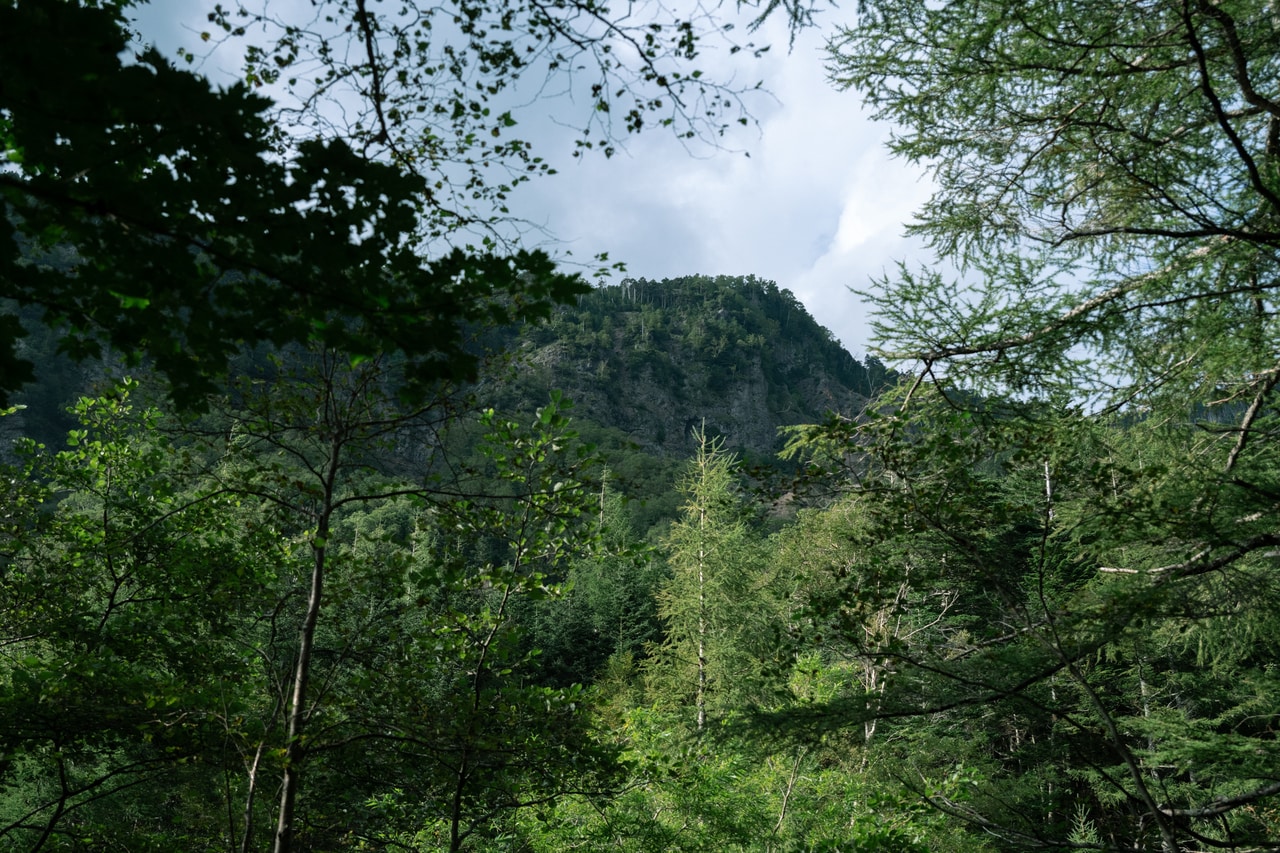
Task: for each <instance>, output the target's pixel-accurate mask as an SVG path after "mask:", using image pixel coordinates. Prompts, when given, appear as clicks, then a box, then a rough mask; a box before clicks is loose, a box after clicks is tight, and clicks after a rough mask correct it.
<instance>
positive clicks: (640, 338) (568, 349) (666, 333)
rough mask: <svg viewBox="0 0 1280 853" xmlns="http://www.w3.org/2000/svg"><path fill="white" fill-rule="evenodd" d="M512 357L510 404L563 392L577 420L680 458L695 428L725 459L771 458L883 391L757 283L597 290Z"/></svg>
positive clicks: (529, 337)
mask: <svg viewBox="0 0 1280 853" xmlns="http://www.w3.org/2000/svg"><path fill="white" fill-rule="evenodd" d="M514 349H515V353H516V361H515V368H514V375H513V379H512V387H513V388H514V389H515V391H516V393H517V394H518V396H519V397H521V398H524V399H527V400H536V399H539V398H541V399H545V396H546V393H547V392H548V391H549V390H550V389H552V388H560V389H562V390H564V391H565V393H566V394H567V395H568V396H569V397H571V398H572V399H573V400H574V402H575V403H576V404H577V413H578V416H579V417H585V418H588V419H590V420H592V421H594V422H596V423H598V424H601V425H603V426H609V427H614V428H616V429H618V430H621V431H622V432H624V433H626V434H627V435H628V436H629V437H630V439H631V440H632V441H634V442H635V443H636V444H638V445H639V446H640V447H641V448H643V449H645V450H648V451H651V452H660V453H670V454H677V455H680V456H684V455H686V454H687V453H688V452H689V451H690V450H691V449H692V442H691V439H690V433H691V430H692V429H693V428H694V427H698V426H701V425H702V424H703V423H705V425H706V429H707V431H708V432H709V433H710V434H713V435H720V436H723V437H724V439H725V441H726V443H727V445H728V446H729V447H730V448H733V449H737V450H740V451H747V452H751V453H756V454H772V453H773V452H774V451H775V450H777V449H778V448H779V446H780V441H779V438H778V427H779V426H783V425H787V424H797V423H812V422H814V421H817V420H820V419H821V418H822V417H823V415H824V414H825V413H826V412H827V411H831V410H834V411H838V412H842V413H845V414H849V413H853V412H857V411H858V410H860V409H861V408H862V406H863V405H864V403H865V402H866V400H867V398H868V397H869V396H870V395H872V394H873V393H874V392H875V391H876V390H877V389H878V387H879V386H880V385H881V384H882V383H883V382H884V381H885V380H886V377H885V375H884V373H885V372H884V370H883V368H882V367H880V366H879V365H878V364H876V363H874V361H873V363H872V364H871V365H864V364H861V363H859V362H858V361H857V360H856V359H854V358H853V356H851V355H850V354H849V353H848V352H846V351H845V350H844V349H843V348H842V347H840V345H839V344H838V343H837V342H836V341H835V339H834V338H833V337H832V335H831V334H830V332H828V331H827V330H826V329H824V328H822V327H821V326H819V325H818V324H817V322H816V321H814V319H813V317H811V316H810V315H809V313H808V312H807V311H806V310H805V309H804V307H803V306H802V305H801V304H800V303H799V301H798V300H796V298H795V297H794V296H793V295H792V294H791V293H790V292H789V291H786V290H782V289H779V288H778V287H777V285H775V284H773V283H772V282H764V281H760V280H758V279H754V278H728V277H718V278H709V277H696V278H684V279H675V280H668V281H661V282H648V281H627V282H624V283H623V284H621V285H616V286H612V287H607V288H600V289H597V290H596V291H594V292H592V293H590V294H587V295H586V296H584V297H582V298H581V299H580V300H579V302H578V304H577V305H576V306H569V307H567V308H565V309H564V310H562V311H560V312H559V313H558V314H557V315H556V316H555V318H553V320H552V321H551V322H550V323H549V324H546V325H544V326H540V327H537V328H533V329H529V330H526V331H525V332H524V333H523V334H522V335H521V337H520V340H519V341H518V342H517V343H516V344H515V347H514Z"/></svg>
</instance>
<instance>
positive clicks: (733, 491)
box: [651, 431, 770, 730]
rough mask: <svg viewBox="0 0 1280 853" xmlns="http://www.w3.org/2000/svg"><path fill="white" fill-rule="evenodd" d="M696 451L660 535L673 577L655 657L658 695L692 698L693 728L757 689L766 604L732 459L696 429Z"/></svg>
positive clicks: (661, 602)
mask: <svg viewBox="0 0 1280 853" xmlns="http://www.w3.org/2000/svg"><path fill="white" fill-rule="evenodd" d="M695 437H696V439H697V442H698V453H697V456H696V457H695V458H694V460H693V462H692V463H691V466H690V471H689V474H688V476H687V477H686V479H685V481H684V482H683V484H682V485H681V490H682V491H683V492H684V494H685V496H686V503H685V505H684V515H683V518H681V519H680V520H679V521H678V522H676V524H675V525H674V526H673V527H672V529H671V533H670V534H669V535H668V537H667V539H666V549H667V561H668V565H669V567H670V570H671V576H670V578H669V579H668V580H667V582H666V583H665V584H664V585H663V586H662V588H661V590H660V591H659V594H658V615H659V616H660V617H661V618H662V620H663V621H664V622H665V624H666V626H667V636H666V641H665V642H664V643H663V645H662V646H661V648H660V649H658V650H657V653H656V655H655V657H654V662H653V666H652V668H651V673H652V675H653V683H654V685H655V686H656V687H657V688H658V690H659V691H660V694H661V697H662V698H663V699H666V700H669V701H673V702H675V703H677V704H679V705H692V707H693V710H694V721H695V726H696V728H697V729H698V730H701V729H703V728H704V726H705V725H706V723H707V717H708V712H709V711H710V712H712V713H714V712H716V711H719V710H725V709H727V708H731V707H736V706H739V705H740V704H741V703H742V702H743V701H744V700H747V699H749V698H750V697H752V696H753V695H756V694H757V691H758V688H759V686H760V682H761V666H760V665H759V661H760V659H761V656H762V652H763V649H762V648H761V642H762V640H763V638H765V637H767V636H768V635H769V632H768V631H767V629H766V622H767V618H768V613H769V612H770V608H769V606H768V603H767V601H766V596H765V593H764V591H763V584H762V583H761V577H760V557H761V551H760V542H759V540H758V538H757V537H756V535H755V534H754V532H753V531H752V530H751V528H750V527H749V526H748V524H747V520H746V512H745V507H744V505H743V502H742V500H741V498H740V497H739V495H738V492H737V481H736V477H735V464H736V460H735V458H734V457H733V455H732V454H729V453H726V452H725V450H724V444H723V442H722V441H719V440H715V439H710V438H708V437H707V435H706V433H705V432H703V431H697V432H696V433H695Z"/></svg>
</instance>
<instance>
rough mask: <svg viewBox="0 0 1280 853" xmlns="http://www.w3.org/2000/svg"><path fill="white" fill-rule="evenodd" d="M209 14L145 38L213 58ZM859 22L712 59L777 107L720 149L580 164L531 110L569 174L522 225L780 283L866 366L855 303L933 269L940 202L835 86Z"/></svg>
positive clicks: (651, 270)
mask: <svg viewBox="0 0 1280 853" xmlns="http://www.w3.org/2000/svg"><path fill="white" fill-rule="evenodd" d="M273 2H278V0H273ZM286 2H287V0H286ZM203 6H204V4H200V3H192V2H188V0H181V2H178V0H154V2H152V3H151V4H149V5H147V6H143V7H140V11H139V19H138V25H139V28H140V29H141V30H142V32H143V35H144V38H147V39H148V40H151V41H154V42H155V43H157V44H158V45H159V46H160V47H161V49H162V50H166V52H171V51H172V50H173V49H174V48H176V47H177V46H178V45H183V46H187V47H192V48H193V49H197V50H198V49H199V48H200V43H199V40H198V35H199V32H200V30H201V29H207V28H208V25H207V24H206V23H205V22H204V21H203V13H204V11H206V10H205V9H204V8H203ZM849 14H851V13H849V12H842V11H841V10H840V9H838V8H828V9H825V10H823V12H822V14H821V15H820V17H819V19H818V20H819V25H818V27H817V28H816V29H815V30H809V31H805V32H802V33H801V34H800V35H799V36H798V37H797V38H796V40H795V43H794V45H793V46H792V47H791V49H790V50H789V51H788V50H787V42H788V35H787V30H786V27H785V22H784V21H783V20H782V18H781V16H775V18H774V19H772V20H770V21H769V22H767V23H766V25H765V27H763V28H762V31H761V32H759V33H757V34H756V35H755V36H754V37H753V39H754V40H755V41H757V42H768V43H771V44H772V45H773V49H772V50H771V51H770V52H769V53H768V54H766V55H765V58H764V59H762V60H752V59H749V58H745V57H744V54H745V53H746V52H745V51H744V52H743V54H739V55H738V56H737V57H734V58H733V59H732V60H731V59H729V58H728V57H727V56H726V55H723V54H717V53H715V52H711V53H708V54H707V55H706V56H705V57H704V67H706V69H707V73H708V74H717V73H718V74H721V75H725V76H728V75H733V76H734V77H735V78H736V79H739V80H743V79H747V78H751V79H752V80H753V81H754V80H756V79H759V80H762V81H763V83H764V86H765V88H766V89H767V90H769V92H770V93H771V96H769V97H765V96H761V97H758V98H755V99H754V100H752V101H751V102H750V103H749V106H750V108H751V112H752V115H753V116H754V118H755V120H756V123H755V124H754V125H752V126H748V127H745V128H740V129H738V131H739V132H737V133H736V134H735V135H733V136H730V137H729V138H728V139H726V140H725V142H724V144H723V147H721V148H719V149H716V148H714V147H712V146H709V145H706V144H695V145H692V146H690V145H687V144H682V142H681V141H680V140H677V139H676V138H674V136H673V135H672V134H670V133H664V132H663V131H662V130H650V131H646V132H644V133H641V134H639V135H635V136H632V137H630V138H628V139H626V140H624V144H623V146H622V147H621V148H620V149H619V151H618V153H617V154H615V155H614V156H613V157H612V158H608V159H606V158H605V157H603V156H602V155H600V154H599V153H593V154H590V155H588V156H585V157H582V158H574V157H572V156H571V152H572V150H573V140H574V139H575V138H577V137H576V134H575V133H574V132H572V131H570V130H569V129H567V128H565V127H563V126H562V125H561V124H558V123H557V122H556V121H553V120H552V119H551V115H552V113H553V112H554V111H556V110H559V109H562V108H563V105H562V104H561V105H559V106H555V105H552V104H548V105H547V107H546V111H545V113H544V114H543V116H542V118H543V120H539V109H540V104H538V103H533V104H530V105H529V106H528V107H526V109H525V113H524V114H525V115H526V116H532V117H533V120H532V122H531V123H530V125H529V126H528V127H526V128H525V129H524V132H525V133H526V134H529V135H531V136H532V137H533V141H534V144H535V146H536V150H537V151H538V153H541V154H542V155H543V156H545V157H547V159H548V160H550V161H551V162H552V163H553V165H555V166H556V168H557V169H558V174H556V175H554V176H552V177H549V178H541V179H535V180H533V181H531V182H529V183H527V184H525V185H524V186H522V187H520V188H519V189H518V190H517V193H516V195H515V196H514V198H513V204H512V210H513V213H515V214H516V215H517V216H521V217H524V218H526V219H528V220H529V221H530V222H532V223H534V224H536V225H537V226H538V227H539V229H540V230H541V232H542V233H545V234H547V235H549V236H550V238H551V242H547V243H546V244H544V245H543V246H542V247H543V248H546V249H548V250H549V251H551V252H552V253H553V254H563V253H564V252H565V251H569V252H571V253H572V255H573V256H574V258H576V259H579V260H582V261H584V262H585V261H588V260H589V259H590V258H591V257H592V256H594V255H595V254H598V253H601V252H608V254H609V256H610V260H611V261H622V262H623V263H625V264H626V267H627V272H626V274H627V275H630V276H632V277H637V278H639V277H643V278H648V279H662V278H671V277H676V276H681V275H691V274H705V275H755V276H757V277H759V278H763V279H768V280H772V281H775V282H777V283H778V285H779V286H780V287H784V288H787V289H789V290H791V291H792V292H793V293H795V295H796V296H797V297H798V298H799V299H800V300H801V302H803V303H804V305H805V306H806V307H807V308H808V309H809V311H810V313H812V314H813V316H814V317H815V318H816V319H817V320H818V322H819V323H820V324H822V325H823V326H826V327H827V328H828V329H830V330H831V331H832V332H833V333H835V335H836V337H837V338H838V339H839V340H840V341H841V342H842V343H843V344H844V345H845V347H846V348H847V349H849V350H850V351H851V352H852V353H853V354H854V355H856V356H858V357H860V358H861V357H862V356H864V355H865V354H866V353H867V351H868V348H869V345H870V343H871V341H870V334H871V332H870V318H869V316H868V315H869V308H868V306H867V305H865V304H864V303H863V302H862V300H861V299H860V298H859V297H857V296H856V295H855V294H853V293H852V292H851V290H850V288H858V289H863V290H866V289H869V288H872V287H873V279H874V278H877V277H879V276H881V275H883V274H884V273H885V272H892V270H893V268H894V266H895V264H896V262H898V261H907V262H908V263H911V264H913V265H915V264H919V263H922V262H925V261H926V260H927V254H926V253H925V252H924V250H923V249H922V247H921V246H920V245H918V244H917V243H915V242H914V241H910V240H908V239H906V238H904V237H903V225H904V223H905V222H907V221H908V220H910V218H911V215H912V213H913V212H914V211H915V210H917V209H918V208H919V207H920V206H921V205H922V204H923V203H924V201H925V200H926V198H927V195H928V192H929V182H928V178H927V176H926V175H925V174H924V172H923V170H922V169H920V168H918V167H913V166H911V165H910V164H907V163H904V162H902V161H900V160H895V159H892V158H891V157H890V156H889V155H888V153H887V151H886V150H885V147H884V142H885V141H886V139H887V138H888V135H889V131H890V128H889V127H888V126H886V125H884V124H881V123H876V122H872V121H871V120H870V118H869V116H868V114H867V112H866V110H865V109H864V108H863V107H862V105H861V104H860V102H859V99H858V96H857V94H856V93H854V92H842V91H838V90H837V89H836V87H834V86H833V85H832V84H831V83H830V82H829V81H828V78H827V70H826V68H825V55H824V53H823V51H822V48H823V40H824V34H827V33H830V32H831V31H832V28H833V27H834V26H836V25H837V24H839V23H842V22H844V23H851V22H852V21H851V19H849V18H848V17H847V16H848V15H849ZM842 15H844V16H846V17H844V18H842V17H841V16H842ZM235 65H236V62H235V60H234V58H228V57H225V56H222V57H219V56H211V57H208V58H206V59H205V60H204V62H203V63H202V64H201V65H200V66H199V70H200V71H201V72H202V73H205V74H207V75H208V76H209V77H211V78H212V79H214V80H215V82H216V81H218V79H219V76H220V75H225V76H227V77H230V76H231V75H233V74H235V72H236V68H235ZM522 121H529V119H527V118H523V119H522ZM615 280H617V277H616V276H615Z"/></svg>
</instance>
